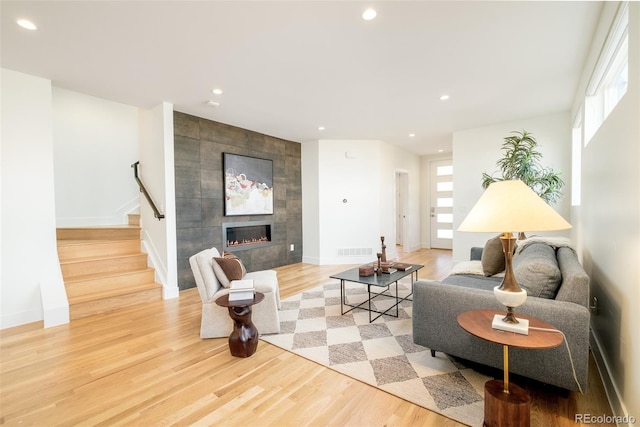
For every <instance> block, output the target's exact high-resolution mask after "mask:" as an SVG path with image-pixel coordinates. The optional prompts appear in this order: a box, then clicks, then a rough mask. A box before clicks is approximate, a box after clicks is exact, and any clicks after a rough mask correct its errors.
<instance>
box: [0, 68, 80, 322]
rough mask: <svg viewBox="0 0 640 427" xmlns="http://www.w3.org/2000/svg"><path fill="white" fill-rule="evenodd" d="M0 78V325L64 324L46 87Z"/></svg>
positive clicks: (9, 75) (15, 76) (32, 80)
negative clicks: (0, 246) (0, 167)
mask: <svg viewBox="0 0 640 427" xmlns="http://www.w3.org/2000/svg"><path fill="white" fill-rule="evenodd" d="M1 73H2V74H1V85H2V90H1V97H2V104H1V105H2V111H1V117H2V120H1V122H2V147H1V162H2V170H1V187H2V194H1V198H0V200H1V202H0V203H1V209H0V212H1V214H0V215H1V217H0V223H1V227H0V235H1V237H0V240H1V241H2V249H1V255H2V256H1V257H0V259H1V266H0V270H1V277H2V282H1V284H0V288H1V293H0V295H1V300H2V301H1V302H0V306H1V307H2V315H1V317H0V322H1V324H0V327H1V328H3V329H4V328H8V327H11V326H16V325H20V324H23V323H29V322H35V321H39V320H43V319H45V326H53V325H54V324H58V323H66V322H67V321H68V305H67V302H66V294H65V293H64V283H63V281H62V273H61V271H60V264H59V262H58V253H57V248H56V225H55V202H54V187H53V180H54V172H53V157H54V153H53V139H52V119H51V116H52V107H51V82H50V81H49V80H45V79H41V78H37V77H32V76H28V75H26V74H21V73H17V72H14V71H10V70H6V69H2V72H1ZM41 288H42V292H41ZM42 296H45V301H42V299H41V298H42ZM47 296H50V297H51V298H50V299H46V297H47ZM43 306H44V307H45V310H43ZM49 312H53V313H54V316H53V318H51V319H50V318H48V316H49Z"/></svg>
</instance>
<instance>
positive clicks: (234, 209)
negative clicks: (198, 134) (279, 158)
mask: <svg viewBox="0 0 640 427" xmlns="http://www.w3.org/2000/svg"><path fill="white" fill-rule="evenodd" d="M222 161H223V165H222V168H223V171H224V214H225V215H226V216H233V215H272V214H273V160H268V159H259V158H256V157H249V156H241V155H239V154H231V153H222Z"/></svg>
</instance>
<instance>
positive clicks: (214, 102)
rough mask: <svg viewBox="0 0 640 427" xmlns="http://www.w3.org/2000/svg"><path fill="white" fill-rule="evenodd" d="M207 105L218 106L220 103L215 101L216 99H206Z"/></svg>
mask: <svg viewBox="0 0 640 427" xmlns="http://www.w3.org/2000/svg"><path fill="white" fill-rule="evenodd" d="M207 105H208V106H209V107H219V106H220V103H219V102H216V101H207Z"/></svg>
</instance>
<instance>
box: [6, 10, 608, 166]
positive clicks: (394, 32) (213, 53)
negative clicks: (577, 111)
mask: <svg viewBox="0 0 640 427" xmlns="http://www.w3.org/2000/svg"><path fill="white" fill-rule="evenodd" d="M368 6H374V7H375V9H376V10H377V12H378V16H377V18H376V19H375V20H373V21H364V20H363V19H362V18H361V14H362V12H363V10H364V9H365V8H366V7H368ZM601 7H602V3H601V2H589V1H588V2H579V1H571V2H536V1H534V2H484V1H471V2H454V1H447V2H436V1H408V2H401V1H387V2H371V3H366V2H362V1H313V2H311V1H285V2H270V1H256V2H249V1H236V2H231V1H225V2H223V1H194V2H187V1H137V2H114V1H86V2H64V1H43V2H32V1H16V2H11V1H4V0H3V1H2V2H1V8H2V10H1V12H2V24H1V25H2V28H1V30H2V34H1V36H2V50H1V51H0V52H1V58H2V67H5V68H9V69H13V70H17V71H21V72H24V73H27V74H31V75H35V76H40V77H44V78H47V79H50V80H51V81H52V82H53V84H54V85H55V86H58V87H62V88H66V89H70V90H73V91H77V92H81V93H85V94H89V95H94V96H98V97H102V98H106V99H110V100H114V101H117V102H121V103H124V104H128V105H133V106H138V107H142V108H150V107H154V106H156V105H158V104H159V103H160V102H162V101H167V102H170V103H173V105H174V108H175V109H176V110H178V111H182V112H186V113H190V114H193V115H196V116H200V117H205V118H208V119H211V120H216V121H220V122H223V123H228V124H231V125H235V126H239V127H242V128H246V129H251V130H254V131H258V132H262V133H265V134H268V135H273V136H277V137H280V138H285V139H289V140H292V141H298V142H304V141H309V140H317V139H367V140H369V139H373V140H383V141H386V142H389V143H391V144H394V145H397V146H400V147H404V148H406V149H409V150H411V151H413V152H415V153H417V154H433V153H436V152H437V151H438V150H444V151H451V134H452V132H453V131H455V130H461V129H467V128H472V127H478V126H482V125H487V124H492V123H499V122H504V121H510V120H517V119H519V118H526V117H534V116H539V115H543V114H549V113H554V112H559V111H567V110H569V109H570V108H571V103H572V101H573V98H574V95H575V91H576V87H577V84H578V76H579V74H580V71H581V69H582V66H583V64H584V61H585V58H586V54H587V49H588V46H589V43H590V41H591V39H592V35H593V32H594V30H595V26H596V22H597V19H598V16H599V14H600V10H601ZM18 18H28V19H30V20H32V21H33V22H34V23H35V24H36V25H37V26H38V30H37V31H33V32H30V31H28V30H25V29H23V28H20V27H18V26H17V25H16V24H15V21H16V20H17V19H18ZM215 87H219V88H221V89H223V90H224V93H223V94H222V95H219V96H216V95H213V94H212V93H211V92H210V91H211V89H213V88H215ZM442 94H449V95H450V96H451V98H450V99H449V100H448V101H441V100H440V99H439V98H440V96H441V95H442ZM208 100H215V101H216V102H219V103H220V106H219V107H217V108H212V107H209V106H207V105H205V103H206V101H208ZM318 126H325V127H326V129H325V130H324V131H319V130H318ZM410 133H415V135H416V136H415V137H413V138H410V137H409V134H410Z"/></svg>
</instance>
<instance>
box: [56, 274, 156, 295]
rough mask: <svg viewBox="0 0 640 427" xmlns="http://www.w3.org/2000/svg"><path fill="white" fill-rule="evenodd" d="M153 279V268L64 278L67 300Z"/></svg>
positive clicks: (150, 281) (132, 285)
mask: <svg viewBox="0 0 640 427" xmlns="http://www.w3.org/2000/svg"><path fill="white" fill-rule="evenodd" d="M154 281H155V270H154V269H153V268H149V267H147V268H144V269H141V270H135V271H128V272H124V273H114V274H87V275H84V276H79V277H76V278H74V279H71V280H65V287H66V289H67V297H68V298H69V301H71V300H72V299H74V298H76V297H79V296H81V295H90V294H94V293H100V292H107V291H111V290H116V289H126V288H131V287H134V286H138V285H143V284H146V283H152V282H154Z"/></svg>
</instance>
